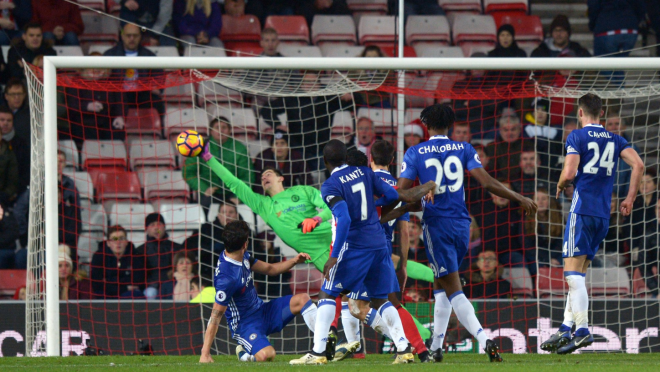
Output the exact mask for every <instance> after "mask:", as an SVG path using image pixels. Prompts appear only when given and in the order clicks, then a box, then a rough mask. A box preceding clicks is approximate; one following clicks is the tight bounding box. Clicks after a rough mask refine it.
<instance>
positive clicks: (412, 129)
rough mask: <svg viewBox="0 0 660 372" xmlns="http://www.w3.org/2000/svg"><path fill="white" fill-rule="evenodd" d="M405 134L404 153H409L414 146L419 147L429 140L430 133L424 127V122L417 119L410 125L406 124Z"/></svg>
mask: <svg viewBox="0 0 660 372" xmlns="http://www.w3.org/2000/svg"><path fill="white" fill-rule="evenodd" d="M403 133H404V134H403V142H404V149H403V150H404V152H406V151H408V149H409V148H411V147H412V146H416V145H419V144H420V143H422V142H423V141H426V140H428V138H429V132H428V130H426V126H424V125H422V121H421V120H419V119H415V120H413V121H412V122H411V123H410V124H406V126H405V127H404V128H403Z"/></svg>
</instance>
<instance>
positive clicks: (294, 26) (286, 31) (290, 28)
mask: <svg viewBox="0 0 660 372" xmlns="http://www.w3.org/2000/svg"><path fill="white" fill-rule="evenodd" d="M264 28H274V29H275V30H276V31H277V35H278V37H279V39H280V42H284V43H296V44H298V45H307V44H309V27H308V26H307V21H306V20H305V17H303V16H268V18H266V23H265V24H264Z"/></svg>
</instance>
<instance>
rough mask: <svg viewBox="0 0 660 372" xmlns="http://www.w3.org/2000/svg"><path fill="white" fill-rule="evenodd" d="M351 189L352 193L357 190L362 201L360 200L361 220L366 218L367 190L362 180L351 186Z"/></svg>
mask: <svg viewBox="0 0 660 372" xmlns="http://www.w3.org/2000/svg"><path fill="white" fill-rule="evenodd" d="M351 190H353V193H356V192H359V193H360V198H361V199H362V201H361V202H360V219H361V220H362V221H366V220H367V190H366V189H365V188H364V182H360V183H356V184H355V185H353V186H351Z"/></svg>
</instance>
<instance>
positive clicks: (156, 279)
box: [135, 213, 184, 299]
mask: <svg viewBox="0 0 660 372" xmlns="http://www.w3.org/2000/svg"><path fill="white" fill-rule="evenodd" d="M144 228H145V230H146V235H147V241H146V242H145V243H144V244H142V245H141V246H139V247H138V248H137V249H136V250H135V254H136V255H138V256H141V257H143V259H144V261H145V263H146V269H147V288H145V289H144V296H145V297H146V298H148V299H154V298H156V297H157V296H158V288H159V287H160V283H162V282H164V281H165V280H167V273H168V272H169V271H170V270H172V262H173V261H172V259H173V258H174V255H175V254H176V253H177V252H179V251H181V250H183V248H184V247H183V246H182V245H180V244H177V243H175V242H173V241H171V240H170V239H169V236H168V235H167V231H166V230H165V219H163V216H162V215H161V214H160V213H150V214H148V215H147V217H146V218H145V219H144Z"/></svg>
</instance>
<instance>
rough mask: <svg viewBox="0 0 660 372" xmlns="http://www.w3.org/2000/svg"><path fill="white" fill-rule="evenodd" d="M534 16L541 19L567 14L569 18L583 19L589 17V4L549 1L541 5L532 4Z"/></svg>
mask: <svg viewBox="0 0 660 372" xmlns="http://www.w3.org/2000/svg"><path fill="white" fill-rule="evenodd" d="M531 8H532V14H536V15H538V16H540V17H554V16H556V15H557V14H565V15H566V16H568V17H569V18H581V17H586V16H587V4H575V3H574V2H567V3H559V4H557V3H548V2H547V0H546V1H545V2H543V3H540V4H532V5H531Z"/></svg>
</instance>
